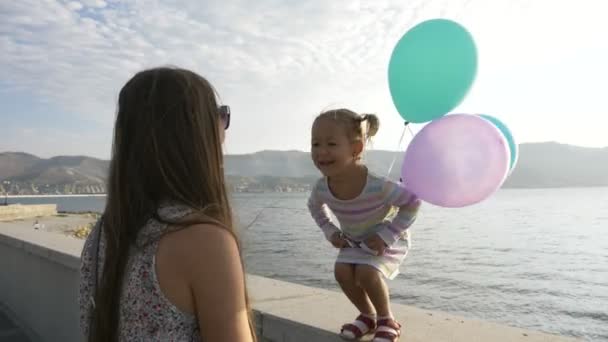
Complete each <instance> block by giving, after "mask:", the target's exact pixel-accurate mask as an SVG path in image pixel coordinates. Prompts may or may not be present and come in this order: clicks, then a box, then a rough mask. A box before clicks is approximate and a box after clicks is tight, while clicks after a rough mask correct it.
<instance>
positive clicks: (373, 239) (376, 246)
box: [365, 234, 388, 255]
mask: <svg viewBox="0 0 608 342" xmlns="http://www.w3.org/2000/svg"><path fill="white" fill-rule="evenodd" d="M365 244H366V245H367V247H369V248H371V249H373V250H375V251H376V252H378V254H379V255H382V254H384V250H385V249H386V247H388V246H387V245H386V243H384V240H382V238H381V237H380V236H379V235H378V234H375V235H373V236H370V237H369V238H367V240H365Z"/></svg>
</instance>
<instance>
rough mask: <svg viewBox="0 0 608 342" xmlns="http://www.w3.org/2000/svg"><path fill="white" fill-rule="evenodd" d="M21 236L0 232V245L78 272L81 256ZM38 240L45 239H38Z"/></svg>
mask: <svg viewBox="0 0 608 342" xmlns="http://www.w3.org/2000/svg"><path fill="white" fill-rule="evenodd" d="M47 234H54V233H47ZM19 235H20V234H11V233H10V232H1V231H0V244H4V245H7V246H10V247H12V248H15V249H22V250H24V251H25V252H26V253H28V254H33V255H37V256H39V257H41V258H45V259H48V260H51V261H53V262H55V263H58V264H61V265H63V266H65V267H67V268H69V269H75V270H78V269H79V268H80V255H78V256H76V255H73V254H71V253H66V252H64V251H62V250H59V249H57V248H53V247H52V246H50V245H52V244H48V246H47V245H45V244H44V242H45V241H32V240H34V239H27V237H25V236H19ZM37 240H44V239H42V238H38V239H37ZM83 243H84V241H83Z"/></svg>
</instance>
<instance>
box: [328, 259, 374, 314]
mask: <svg viewBox="0 0 608 342" xmlns="http://www.w3.org/2000/svg"><path fill="white" fill-rule="evenodd" d="M334 274H335V276H336V281H337V282H338V284H340V287H341V288H342V291H343V292H344V294H345V295H346V297H348V299H350V301H351V302H352V303H353V304H354V305H355V307H357V309H359V312H361V313H362V314H365V315H369V316H374V315H375V314H376V310H375V309H374V305H372V301H370V298H369V297H368V295H367V294H366V293H365V291H364V290H363V288H361V287H360V286H359V285H357V279H356V278H355V265H353V264H342V263H336V266H335V269H334Z"/></svg>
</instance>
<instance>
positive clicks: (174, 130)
mask: <svg viewBox="0 0 608 342" xmlns="http://www.w3.org/2000/svg"><path fill="white" fill-rule="evenodd" d="M218 120H220V118H219V113H218V103H217V100H216V93H215V90H214V89H213V87H212V86H211V84H210V83H209V82H208V81H207V80H205V79H204V78H203V77H201V76H199V75H197V74H196V73H194V72H192V71H189V70H184V69H176V68H168V67H165V68H155V69H150V70H145V71H141V72H139V73H137V74H136V75H135V76H133V77H132V78H131V79H130V80H129V81H128V82H127V83H126V84H125V86H124V87H123V88H122V90H121V91H120V94H119V98H118V113H117V117H116V125H115V128H114V143H113V146H112V160H111V162H110V172H109V180H108V195H107V202H106V203H107V204H106V208H105V212H104V215H103V218H104V222H103V230H104V233H105V245H106V250H105V262H104V265H105V266H104V268H103V273H102V275H101V278H100V279H101V282H100V286H99V288H98V290H97V291H96V293H95V303H96V308H95V315H93V317H94V318H93V321H92V322H91V328H92V329H93V331H94V334H93V335H94V336H92V340H93V341H104V342H106V341H116V340H118V335H119V334H118V327H119V316H120V315H119V305H120V295H121V288H122V284H123V278H124V275H125V269H126V264H127V259H128V257H129V255H128V253H129V248H130V247H131V246H132V245H133V244H134V243H135V240H136V237H137V235H138V233H139V231H140V229H141V228H142V227H143V226H144V225H145V223H146V222H147V221H148V220H149V219H150V218H151V217H153V216H155V214H156V211H157V209H158V207H159V204H160V203H161V202H163V201H175V202H178V203H182V204H184V205H187V206H189V207H191V208H193V209H194V210H195V211H197V212H198V213H199V214H200V217H203V218H205V219H203V221H204V220H206V221H207V222H209V221H212V222H216V223H218V224H219V225H220V226H222V227H224V228H225V229H227V230H228V231H230V232H231V233H233V235H234V236H235V238H236V234H235V232H234V230H233V219H232V211H231V207H230V202H229V200H228V195H227V190H226V187H225V185H224V184H225V181H224V172H223V168H222V166H223V154H222V146H221V132H220V126H219V124H220V122H219V121H218ZM237 242H238V239H237ZM245 296H247V294H245ZM247 308H248V309H249V302H248V300H247ZM251 325H252V324H251V315H250V326H251ZM252 333H253V330H252ZM254 339H255V336H254Z"/></svg>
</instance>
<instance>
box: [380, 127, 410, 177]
mask: <svg viewBox="0 0 608 342" xmlns="http://www.w3.org/2000/svg"><path fill="white" fill-rule="evenodd" d="M409 125H410V123H409V122H407V121H406V122H405V125H404V126H403V132H401V138H399V143H398V144H397V151H399V149H400V148H401V143H403V138H404V137H405V131H406V130H408V129H409V130H410V133H411V134H412V136H414V133H413V132H412V129H411V128H410V126H409ZM396 161H397V153H395V155H394V156H393V161H392V162H391V166H389V168H388V172H387V173H386V176H387V177H390V175H391V171H393V166H395V162H396Z"/></svg>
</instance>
